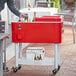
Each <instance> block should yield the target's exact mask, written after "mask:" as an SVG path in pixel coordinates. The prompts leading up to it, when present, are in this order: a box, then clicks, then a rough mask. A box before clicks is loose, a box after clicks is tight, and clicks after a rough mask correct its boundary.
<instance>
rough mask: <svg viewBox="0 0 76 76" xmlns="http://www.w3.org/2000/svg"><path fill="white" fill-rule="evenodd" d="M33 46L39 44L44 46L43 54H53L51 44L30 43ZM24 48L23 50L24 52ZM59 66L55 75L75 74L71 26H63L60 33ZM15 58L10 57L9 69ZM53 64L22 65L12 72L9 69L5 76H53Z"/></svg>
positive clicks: (75, 66)
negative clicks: (15, 71)
mask: <svg viewBox="0 0 76 76" xmlns="http://www.w3.org/2000/svg"><path fill="white" fill-rule="evenodd" d="M31 46H32V47H33V46H34V47H35V46H36V47H37V46H38V47H39V46H40V47H44V48H45V56H48V57H53V56H54V46H53V44H32V45H31ZM25 51H26V49H25V50H24V52H25ZM60 55H61V68H60V70H59V72H58V73H57V74H56V75H55V76H76V44H73V34H72V27H71V26H69V27H68V26H66V27H64V33H63V34H62V43H61V53H60ZM14 60H15V58H12V59H11V60H10V61H9V62H8V63H7V65H8V66H9V69H11V68H12V66H14V65H15V61H14ZM52 70H53V66H26V65H22V68H21V69H20V70H19V71H18V72H17V73H13V72H12V71H11V70H10V71H9V72H8V73H7V76H54V75H53V74H52Z"/></svg>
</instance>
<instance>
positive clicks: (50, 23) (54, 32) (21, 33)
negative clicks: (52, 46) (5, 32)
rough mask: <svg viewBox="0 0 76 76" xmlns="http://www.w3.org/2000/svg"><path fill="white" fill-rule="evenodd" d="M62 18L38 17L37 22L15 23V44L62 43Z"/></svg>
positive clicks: (13, 27)
mask: <svg viewBox="0 0 76 76" xmlns="http://www.w3.org/2000/svg"><path fill="white" fill-rule="evenodd" d="M62 22H63V21H62V18H61V17H59V16H55V17H53V16H43V17H36V18H35V22H32V23H25V22H13V23H12V42H14V43H61V34H62V33H61V32H62Z"/></svg>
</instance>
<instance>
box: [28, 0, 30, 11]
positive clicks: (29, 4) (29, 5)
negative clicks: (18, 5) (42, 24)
mask: <svg viewBox="0 0 76 76" xmlns="http://www.w3.org/2000/svg"><path fill="white" fill-rule="evenodd" d="M30 8H31V4H30V0H28V10H30Z"/></svg>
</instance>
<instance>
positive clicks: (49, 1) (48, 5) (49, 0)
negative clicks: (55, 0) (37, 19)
mask: <svg viewBox="0 0 76 76" xmlns="http://www.w3.org/2000/svg"><path fill="white" fill-rule="evenodd" d="M48 8H50V0H48Z"/></svg>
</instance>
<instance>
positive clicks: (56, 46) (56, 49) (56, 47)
mask: <svg viewBox="0 0 76 76" xmlns="http://www.w3.org/2000/svg"><path fill="white" fill-rule="evenodd" d="M54 51H55V55H54V68H55V69H57V68H58V44H55V48H54Z"/></svg>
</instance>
